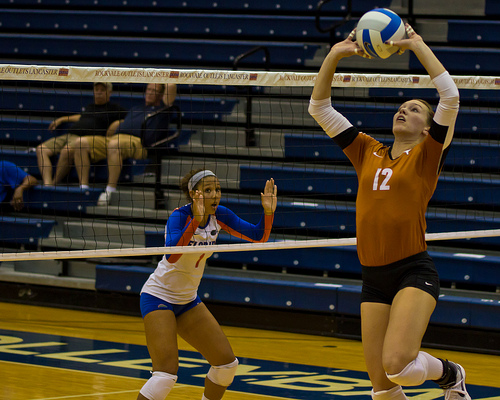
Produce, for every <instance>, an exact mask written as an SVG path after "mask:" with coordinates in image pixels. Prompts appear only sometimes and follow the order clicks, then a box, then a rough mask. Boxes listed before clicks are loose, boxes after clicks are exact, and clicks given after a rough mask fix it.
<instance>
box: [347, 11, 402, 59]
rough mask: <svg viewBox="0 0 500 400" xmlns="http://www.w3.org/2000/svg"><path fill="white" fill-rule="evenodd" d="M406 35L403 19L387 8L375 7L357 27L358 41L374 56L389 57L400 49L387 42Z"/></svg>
mask: <svg viewBox="0 0 500 400" xmlns="http://www.w3.org/2000/svg"><path fill="white" fill-rule="evenodd" d="M404 36H405V27H404V23H403V20H402V19H401V18H400V17H399V15H398V14H396V13H395V12H394V11H391V10H389V9H387V8H375V9H374V10H371V11H368V12H367V13H365V14H363V16H362V17H361V18H360V20H359V22H358V25H357V27H356V42H357V43H358V45H359V47H361V48H362V49H363V51H364V52H365V53H366V54H368V55H370V56H372V57H374V58H387V57H389V56H391V55H392V54H394V53H395V52H397V51H398V48H397V47H396V46H389V45H387V44H385V42H389V41H391V40H392V41H396V40H401V39H403V38H404Z"/></svg>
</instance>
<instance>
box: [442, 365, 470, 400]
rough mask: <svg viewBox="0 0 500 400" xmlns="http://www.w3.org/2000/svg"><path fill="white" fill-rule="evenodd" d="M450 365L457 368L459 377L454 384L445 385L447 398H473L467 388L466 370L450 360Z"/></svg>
mask: <svg viewBox="0 0 500 400" xmlns="http://www.w3.org/2000/svg"><path fill="white" fill-rule="evenodd" d="M449 363H450V364H451V365H450V367H451V368H453V369H456V370H457V378H456V381H455V383H454V384H450V385H449V386H448V387H443V386H442V388H443V390H444V398H445V400H471V397H470V395H469V393H467V389H466V388H465V370H464V368H463V367H462V366H461V365H460V364H457V363H454V362H452V361H449Z"/></svg>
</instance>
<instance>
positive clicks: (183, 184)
mask: <svg viewBox="0 0 500 400" xmlns="http://www.w3.org/2000/svg"><path fill="white" fill-rule="evenodd" d="M203 169H204V168H198V169H193V170H191V171H190V172H189V173H187V174H186V175H184V176H183V177H182V178H181V184H180V185H179V187H180V188H181V190H182V193H184V196H185V197H186V199H187V201H189V202H191V201H192V200H193V199H192V198H191V196H190V195H189V189H188V183H189V180H190V179H191V178H192V177H193V176H194V174H197V173H198V172H200V171H203ZM200 182H201V181H200ZM198 184H199V182H198ZM198 184H197V185H196V186H198ZM196 186H195V187H196Z"/></svg>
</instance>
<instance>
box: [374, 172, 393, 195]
mask: <svg viewBox="0 0 500 400" xmlns="http://www.w3.org/2000/svg"><path fill="white" fill-rule="evenodd" d="M380 175H382V177H384V178H383V179H382V183H380V186H379V182H380V180H381V178H380ZM391 176H392V169H390V168H384V169H382V168H378V169H377V172H376V173H375V179H373V190H390V189H391V187H390V186H389V180H390V179H391Z"/></svg>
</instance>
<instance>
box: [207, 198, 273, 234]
mask: <svg viewBox="0 0 500 400" xmlns="http://www.w3.org/2000/svg"><path fill="white" fill-rule="evenodd" d="M215 216H216V217H217V222H218V223H219V225H220V226H221V228H222V229H224V230H225V231H226V232H228V233H229V234H231V235H233V236H236V237H239V238H241V239H245V240H248V241H250V242H265V241H267V240H268V238H269V234H270V231H271V227H272V216H265V215H264V213H263V214H262V216H261V218H260V221H259V222H258V223H257V224H256V225H254V224H251V223H250V222H247V221H245V220H243V219H241V218H240V217H238V216H237V215H236V214H235V213H234V212H232V211H231V210H230V209H229V208H227V207H224V206H221V205H219V207H217V211H216V212H215Z"/></svg>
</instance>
